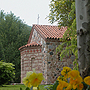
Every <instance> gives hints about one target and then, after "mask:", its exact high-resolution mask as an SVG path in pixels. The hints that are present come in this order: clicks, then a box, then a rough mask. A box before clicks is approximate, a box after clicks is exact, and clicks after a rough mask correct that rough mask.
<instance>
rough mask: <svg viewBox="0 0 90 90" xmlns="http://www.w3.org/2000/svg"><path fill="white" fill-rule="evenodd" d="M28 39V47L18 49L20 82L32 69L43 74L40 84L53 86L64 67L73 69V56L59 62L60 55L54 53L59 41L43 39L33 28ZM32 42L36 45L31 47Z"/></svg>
mask: <svg viewBox="0 0 90 90" xmlns="http://www.w3.org/2000/svg"><path fill="white" fill-rule="evenodd" d="M30 38H31V39H30ZM29 39H30V41H29V42H28V44H30V46H29V45H28V44H27V45H26V46H23V47H20V48H19V50H20V52H21V82H22V78H23V77H25V75H26V72H28V71H32V68H35V70H36V71H37V72H38V73H39V72H41V73H43V75H44V78H45V81H43V82H42V84H53V83H54V82H55V80H56V79H57V77H58V76H59V75H60V72H61V70H62V69H63V67H64V66H69V67H71V68H73V61H74V56H73V55H71V56H70V57H68V56H66V57H65V58H63V60H60V53H56V48H57V46H58V45H60V44H61V43H62V42H60V40H59V39H55V38H46V39H44V38H43V37H42V36H41V34H40V33H39V32H38V31H37V30H36V29H34V28H33V29H32V31H31V34H30V37H29ZM33 42H36V43H37V44H35V45H32V43H33Z"/></svg>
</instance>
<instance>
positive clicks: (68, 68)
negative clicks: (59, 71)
mask: <svg viewBox="0 0 90 90" xmlns="http://www.w3.org/2000/svg"><path fill="white" fill-rule="evenodd" d="M63 70H65V71H67V72H69V71H71V68H70V67H63Z"/></svg>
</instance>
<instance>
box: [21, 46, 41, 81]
mask: <svg viewBox="0 0 90 90" xmlns="http://www.w3.org/2000/svg"><path fill="white" fill-rule="evenodd" d="M41 57H42V53H41V47H40V46H36V47H35V46H32V47H25V48H23V49H21V83H22V79H23V78H24V77H25V76H26V73H27V72H28V71H32V69H33V68H35V70H36V72H37V73H42V58H41Z"/></svg>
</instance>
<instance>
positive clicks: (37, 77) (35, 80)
mask: <svg viewBox="0 0 90 90" xmlns="http://www.w3.org/2000/svg"><path fill="white" fill-rule="evenodd" d="M29 80H30V83H31V85H32V86H33V87H37V86H38V85H39V84H40V83H41V81H42V80H44V77H43V74H42V73H35V72H33V73H32V74H31V75H30V77H29Z"/></svg>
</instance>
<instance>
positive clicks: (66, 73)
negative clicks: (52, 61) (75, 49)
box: [61, 67, 71, 78]
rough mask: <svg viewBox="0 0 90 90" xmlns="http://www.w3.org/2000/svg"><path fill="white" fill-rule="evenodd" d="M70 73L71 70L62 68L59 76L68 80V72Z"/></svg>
mask: <svg viewBox="0 0 90 90" xmlns="http://www.w3.org/2000/svg"><path fill="white" fill-rule="evenodd" d="M70 71H71V68H69V67H63V70H62V71H61V75H63V76H64V77H65V78H68V72H70Z"/></svg>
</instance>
